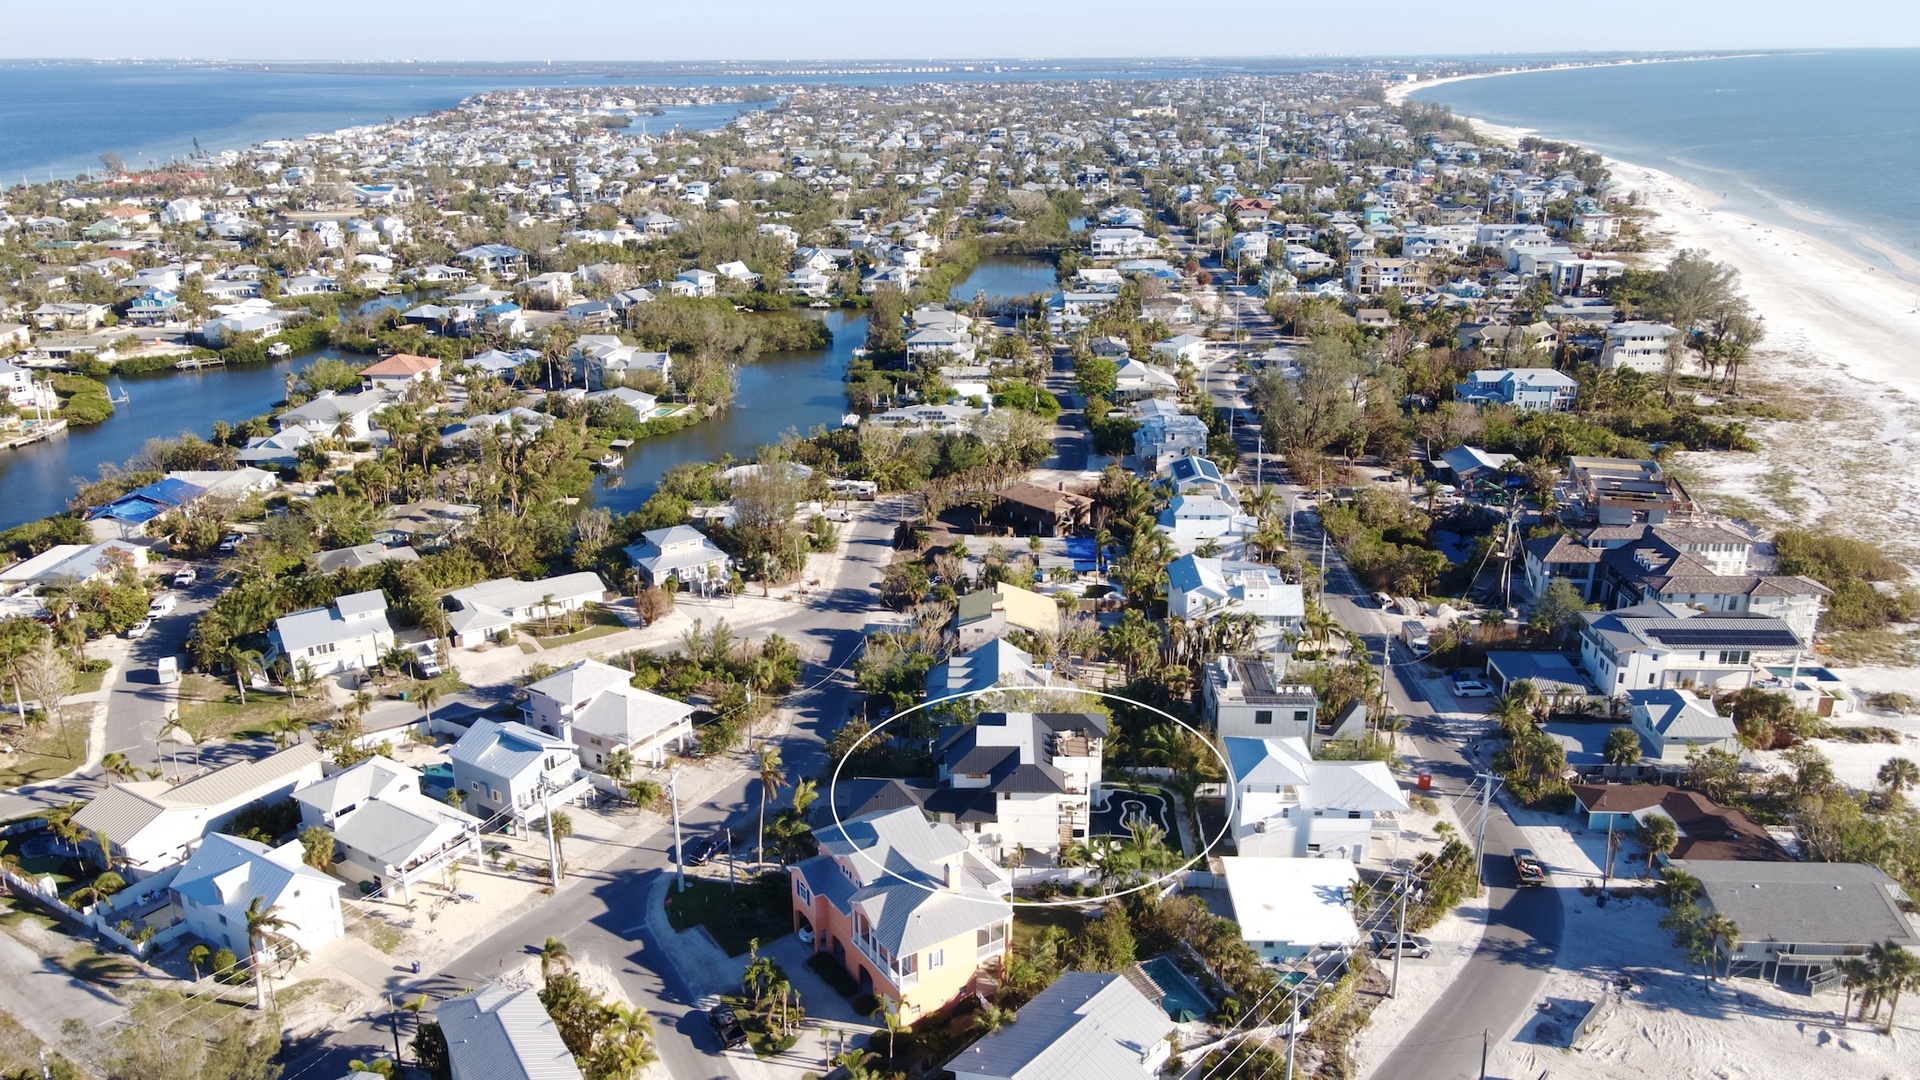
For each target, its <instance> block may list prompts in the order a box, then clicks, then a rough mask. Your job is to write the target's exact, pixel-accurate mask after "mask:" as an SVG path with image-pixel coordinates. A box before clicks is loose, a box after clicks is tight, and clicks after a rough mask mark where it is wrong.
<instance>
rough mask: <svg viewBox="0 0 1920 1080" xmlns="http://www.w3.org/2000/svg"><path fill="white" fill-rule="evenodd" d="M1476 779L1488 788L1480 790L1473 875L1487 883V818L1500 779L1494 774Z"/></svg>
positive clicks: (1491, 809)
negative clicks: (1478, 823) (1485, 863)
mask: <svg viewBox="0 0 1920 1080" xmlns="http://www.w3.org/2000/svg"><path fill="white" fill-rule="evenodd" d="M1474 779H1475V780H1483V781H1485V782H1486V786H1485V787H1483V788H1481V789H1480V831H1479V834H1478V835H1477V836H1475V837H1474V840H1473V875H1474V876H1475V877H1477V878H1480V879H1481V880H1482V881H1485V880H1486V874H1485V872H1484V867H1483V865H1482V864H1483V863H1484V862H1485V861H1486V857H1487V818H1488V817H1490V816H1491V815H1492V811H1493V785H1495V784H1497V783H1499V782H1500V778H1499V777H1497V776H1495V775H1494V774H1492V773H1478V774H1476V775H1475V776H1474Z"/></svg>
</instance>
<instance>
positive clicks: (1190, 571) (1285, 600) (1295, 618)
mask: <svg viewBox="0 0 1920 1080" xmlns="http://www.w3.org/2000/svg"><path fill="white" fill-rule="evenodd" d="M1228 612H1246V613H1249V614H1252V615H1256V616H1258V617H1259V618H1260V619H1261V620H1262V622H1264V623H1265V624H1266V628H1267V630H1268V631H1270V632H1272V633H1284V632H1290V631H1292V630H1296V629H1298V628H1299V625H1300V620H1302V619H1304V618H1305V617H1306V614H1307V602H1306V593H1305V592H1304V591H1303V590H1302V589H1301V587H1300V585H1299V584H1298V583H1297V582H1290V581H1287V580H1286V579H1285V578H1283V577H1281V576H1280V571H1279V569H1278V568H1276V567H1272V566H1265V565H1262V564H1260V563H1251V562H1239V561H1233V560H1227V559H1206V558H1201V557H1200V556H1198V555H1182V556H1181V557H1179V558H1178V559H1175V560H1174V561H1173V562H1172V563H1171V564H1169V565H1168V566H1167V614H1169V615H1175V616H1178V617H1180V618H1183V619H1191V620H1200V621H1204V620H1207V619H1211V618H1213V617H1214V616H1216V615H1222V614H1226V613H1228Z"/></svg>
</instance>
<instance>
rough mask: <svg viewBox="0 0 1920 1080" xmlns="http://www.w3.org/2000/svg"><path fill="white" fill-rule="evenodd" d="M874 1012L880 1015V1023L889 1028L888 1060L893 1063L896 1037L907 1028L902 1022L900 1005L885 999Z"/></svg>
mask: <svg viewBox="0 0 1920 1080" xmlns="http://www.w3.org/2000/svg"><path fill="white" fill-rule="evenodd" d="M874 1012H876V1013H878V1014H879V1016H880V1022H881V1023H883V1024H885V1025H886V1027H887V1060H888V1061H889V1062H891V1061H892V1060H893V1040H894V1036H896V1035H899V1034H900V1030H901V1029H902V1028H904V1027H906V1025H905V1024H902V1023H901V1022H900V1003H899V1002H897V1001H894V1000H893V999H892V998H885V997H883V998H881V999H880V1007H879V1008H878V1009H875V1010H874Z"/></svg>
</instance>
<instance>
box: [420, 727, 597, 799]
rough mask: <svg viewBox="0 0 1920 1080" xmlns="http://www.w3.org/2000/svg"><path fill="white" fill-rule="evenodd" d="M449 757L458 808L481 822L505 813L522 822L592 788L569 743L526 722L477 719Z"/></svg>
mask: <svg viewBox="0 0 1920 1080" xmlns="http://www.w3.org/2000/svg"><path fill="white" fill-rule="evenodd" d="M449 756H450V757H451V759H452V761H453V785H454V787H456V788H459V789H460V792H461V793H462V794H463V795H464V796H465V797H466V801H465V802H463V803H462V804H461V809H463V810H465V811H467V812H468V813H470V814H472V815H473V816H474V817H477V818H479V819H481V820H482V821H486V820H490V819H492V818H493V817H495V816H497V815H499V814H501V813H506V814H508V815H510V816H511V817H512V818H513V819H514V821H515V823H517V824H519V825H522V826H524V825H526V824H527V823H528V822H530V821H534V820H536V819H539V818H540V817H542V816H543V815H544V814H545V812H546V809H547V808H551V807H558V806H561V805H563V804H565V803H567V802H570V801H572V800H574V799H577V798H579V797H580V796H582V795H584V794H586V793H587V791H588V790H590V789H591V788H592V783H591V782H590V781H589V780H588V779H587V777H586V775H585V774H584V773H582V772H581V770H580V756H579V754H578V753H576V752H575V750H574V746H573V744H572V743H570V742H568V741H567V740H565V739H562V738H560V737H559V736H557V735H548V734H546V733H544V732H540V731H535V730H534V729H532V728H530V727H528V726H526V725H525V724H520V723H513V722H508V723H504V724H503V723H499V722H496V721H493V720H487V719H484V718H483V719H480V720H476V721H475V722H474V724H473V726H472V727H470V728H468V729H467V732H466V734H464V735H462V736H460V741H459V742H456V743H454V744H453V752H452V753H451V754H450V755H449Z"/></svg>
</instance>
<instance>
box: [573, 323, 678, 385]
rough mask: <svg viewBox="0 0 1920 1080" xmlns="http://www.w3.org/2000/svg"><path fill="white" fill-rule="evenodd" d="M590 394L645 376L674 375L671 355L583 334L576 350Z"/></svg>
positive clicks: (607, 338) (602, 335) (601, 335)
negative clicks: (643, 373)
mask: <svg viewBox="0 0 1920 1080" xmlns="http://www.w3.org/2000/svg"><path fill="white" fill-rule="evenodd" d="M573 355H574V360H575V362H576V363H578V364H579V365H580V367H581V370H582V372H583V374H584V377H585V379H586V382H587V389H589V390H603V389H606V388H607V387H610V386H625V385H627V383H629V382H631V381H633V380H634V379H635V377H637V376H638V375H640V374H641V373H642V372H649V371H650V372H653V373H654V374H655V375H658V376H660V377H661V378H662V379H664V378H666V377H667V375H668V374H669V373H671V372H672V371H673V356H672V354H671V353H665V352H652V351H649V350H646V349H641V348H637V347H635V346H633V345H628V344H626V343H625V342H623V341H621V340H620V339H619V338H617V337H614V336H613V335H611V334H583V335H581V337H580V340H579V341H577V342H575V343H574V346H573Z"/></svg>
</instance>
